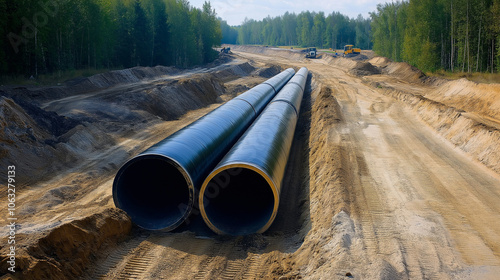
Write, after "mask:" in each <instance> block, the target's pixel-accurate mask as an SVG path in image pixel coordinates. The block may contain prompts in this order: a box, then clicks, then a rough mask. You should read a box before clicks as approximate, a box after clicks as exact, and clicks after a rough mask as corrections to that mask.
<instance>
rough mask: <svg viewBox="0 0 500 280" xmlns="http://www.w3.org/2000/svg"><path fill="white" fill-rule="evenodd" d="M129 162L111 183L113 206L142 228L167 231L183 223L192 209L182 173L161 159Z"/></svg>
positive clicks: (187, 187) (142, 159)
mask: <svg viewBox="0 0 500 280" xmlns="http://www.w3.org/2000/svg"><path fill="white" fill-rule="evenodd" d="M129 163H130V164H127V165H126V166H124V167H123V168H122V169H121V170H120V171H119V174H118V175H117V177H116V178H117V179H115V182H114V186H113V187H114V189H115V190H114V198H115V204H116V206H117V207H119V208H121V209H123V210H124V211H125V212H127V214H128V215H129V216H130V217H131V219H132V221H133V222H134V223H136V224H137V225H138V226H140V227H142V228H145V229H152V230H155V229H169V228H173V227H176V226H178V225H179V224H180V223H182V221H183V220H184V218H185V217H186V216H187V215H188V214H189V211H190V210H191V207H192V196H190V185H191V184H190V183H189V182H190V179H187V178H186V176H184V174H185V173H184V172H183V170H182V169H181V168H180V167H178V165H177V164H176V163H174V162H172V161H170V160H169V159H167V158H164V157H151V156H145V157H142V158H141V157H138V158H136V159H135V160H132V161H130V162H129ZM191 189H192V187H191Z"/></svg>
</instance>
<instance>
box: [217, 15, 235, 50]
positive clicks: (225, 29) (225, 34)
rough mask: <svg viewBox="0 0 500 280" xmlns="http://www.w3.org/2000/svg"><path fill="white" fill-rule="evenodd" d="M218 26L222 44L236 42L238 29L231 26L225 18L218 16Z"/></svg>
mask: <svg viewBox="0 0 500 280" xmlns="http://www.w3.org/2000/svg"><path fill="white" fill-rule="evenodd" d="M219 21H220V28H221V32H222V41H221V43H222V44H236V41H237V40H238V29H236V28H235V27H231V26H229V25H228V24H227V22H226V21H225V20H222V19H221V18H219Z"/></svg>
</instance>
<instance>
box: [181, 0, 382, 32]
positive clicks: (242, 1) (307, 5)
mask: <svg viewBox="0 0 500 280" xmlns="http://www.w3.org/2000/svg"><path fill="white" fill-rule="evenodd" d="M188 1H189V3H190V4H191V6H194V7H197V8H201V7H202V6H203V3H205V1H207V0H188ZM389 1H391V0H387V1H384V0H351V1H340V0H316V1H311V0H304V1H298V0H210V4H211V5H212V8H213V9H215V12H216V13H217V16H218V17H220V18H222V19H223V20H225V21H227V23H228V24H229V25H233V26H234V25H240V24H241V23H242V22H243V20H244V19H245V17H246V18H248V19H255V20H262V19H263V18H265V17H267V16H268V15H269V16H271V17H276V16H280V15H283V14H284V13H285V12H287V11H288V12H290V13H292V12H295V13H296V14H299V13H300V12H305V11H310V12H313V11H314V12H320V11H323V12H324V13H325V16H327V15H328V14H331V13H332V12H340V13H341V14H344V15H347V16H349V17H350V18H356V17H357V16H358V15H359V14H361V15H362V16H363V17H364V18H368V17H369V13H370V12H374V11H375V10H376V8H377V4H379V3H386V2H389Z"/></svg>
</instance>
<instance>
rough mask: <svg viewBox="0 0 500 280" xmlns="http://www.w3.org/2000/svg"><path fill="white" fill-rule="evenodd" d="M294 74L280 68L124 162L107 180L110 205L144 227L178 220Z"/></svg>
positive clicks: (166, 226)
mask: <svg viewBox="0 0 500 280" xmlns="http://www.w3.org/2000/svg"><path fill="white" fill-rule="evenodd" d="M294 73H295V71H294V70H293V69H292V68H289V69H287V70H285V71H283V72H281V73H280V74H278V75H276V76H274V77H273V78H271V79H269V80H267V81H265V82H264V83H262V84H260V85H257V86H256V87H254V88H252V89H250V90H248V91H246V92H245V93H243V94H241V95H239V96H238V97H236V98H234V99H232V100H230V101H228V102H226V103H225V104H223V105H221V106H220V107H218V108H217V109H215V110H213V111H212V112H210V113H208V114H206V115H205V116H203V117H201V118H200V119H198V120H197V121H195V122H193V123H192V124H190V125H188V126H186V127H185V128H183V129H181V130H179V131H177V132H175V133H174V134H172V135H171V136H169V137H167V138H165V139H164V140H162V141H160V142H159V143H157V144H155V145H153V146H152V147H150V148H148V149H147V150H146V151H144V152H142V153H141V154H139V155H138V156H136V157H134V158H132V159H130V160H129V161H128V162H126V163H125V164H124V165H123V166H122V167H121V168H120V170H118V173H117V174H116V177H115V179H114V181H113V200H114V203H115V205H116V207H118V208H120V209H122V210H124V211H125V212H126V213H127V214H128V215H129V216H130V218H131V220H132V222H134V223H135V224H136V225H138V226H140V227H142V228H145V229H151V230H156V229H164V230H173V229H175V228H176V227H178V226H179V225H180V224H182V222H183V221H184V220H185V219H186V218H187V217H188V216H189V214H190V212H191V210H192V208H193V205H194V203H195V197H197V194H198V190H199V188H200V186H201V183H202V182H203V180H204V179H205V177H206V176H207V174H208V173H209V172H210V171H211V170H212V169H213V167H214V166H215V165H216V164H217V163H218V162H219V161H220V159H221V158H222V157H223V156H224V155H225V154H226V153H227V151H228V150H229V149H230V148H231V147H232V146H233V145H234V143H235V142H236V141H237V140H238V138H239V137H240V136H241V135H242V134H243V133H244V132H245V131H246V130H247V128H248V127H249V126H250V125H251V124H252V122H253V121H254V120H255V119H256V118H257V116H258V115H259V114H260V113H261V112H262V110H263V109H264V108H265V106H266V105H267V104H268V103H269V101H270V100H271V99H272V98H273V97H274V96H275V95H276V94H277V93H278V91H279V90H280V89H281V88H282V87H283V86H284V85H285V84H286V83H287V82H288V81H289V80H290V78H291V77H292V76H293V75H294Z"/></svg>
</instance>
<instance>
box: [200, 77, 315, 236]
mask: <svg viewBox="0 0 500 280" xmlns="http://www.w3.org/2000/svg"><path fill="white" fill-rule="evenodd" d="M307 75H308V70H307V68H301V69H300V70H299V71H298V72H297V74H295V76H294V77H293V78H292V79H291V80H290V82H288V84H287V85H286V86H285V87H284V88H283V89H282V90H281V91H280V92H279V93H278V94H277V95H276V97H275V98H274V99H273V101H271V103H270V104H269V105H268V106H267V107H266V109H265V110H264V112H262V114H261V115H260V116H259V117H258V118H257V120H256V121H255V122H254V123H253V124H252V126H251V127H250V128H249V129H248V130H247V132H245V134H244V135H243V136H242V137H241V138H240V140H238V142H237V143H236V144H235V145H234V146H233V148H232V149H231V150H230V151H229V152H228V154H227V155H226V156H225V157H224V158H223V159H222V161H221V162H220V163H219V164H218V165H217V166H216V167H215V169H214V171H212V173H210V175H208V177H207V178H206V179H205V181H204V182H203V185H202V187H201V190H200V196H199V201H198V203H199V207H200V210H201V214H202V216H203V219H204V220H205V222H206V224H207V225H208V226H209V227H210V228H211V229H212V230H213V231H215V232H216V233H219V234H229V235H245V234H252V233H262V232H264V231H266V230H267V229H268V228H269V226H271V224H272V222H273V221H274V219H275V218H276V214H277V211H278V205H279V195H280V191H281V182H282V180H283V176H284V174H285V167H286V164H287V161H288V155H289V153H290V148H291V145H292V140H293V135H294V132H295V126H296V124H297V120H298V116H299V110H300V104H301V102H302V97H303V94H304V88H305V84H306V81H307Z"/></svg>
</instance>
